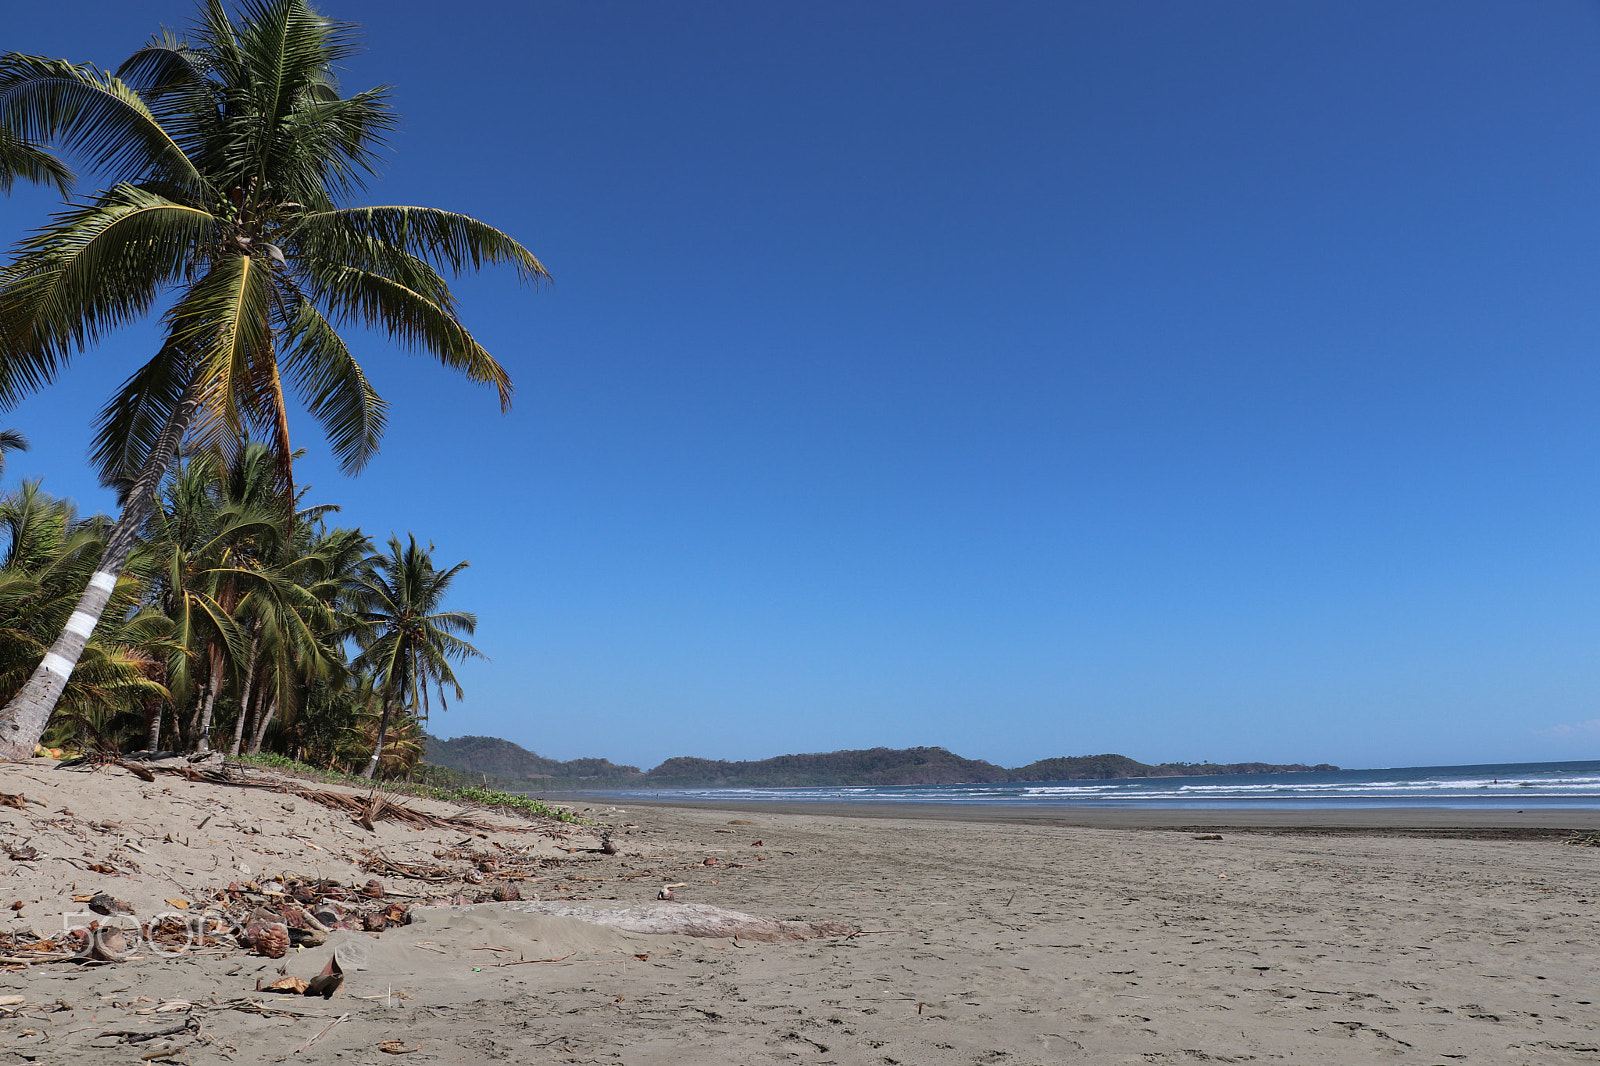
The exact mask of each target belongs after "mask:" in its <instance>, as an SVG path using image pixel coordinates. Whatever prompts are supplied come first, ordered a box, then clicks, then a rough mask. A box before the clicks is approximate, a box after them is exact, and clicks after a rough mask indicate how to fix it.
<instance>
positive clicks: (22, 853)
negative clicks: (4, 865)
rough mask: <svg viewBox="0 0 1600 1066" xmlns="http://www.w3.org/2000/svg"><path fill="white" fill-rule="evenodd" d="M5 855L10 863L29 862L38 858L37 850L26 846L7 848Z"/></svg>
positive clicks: (19, 845)
mask: <svg viewBox="0 0 1600 1066" xmlns="http://www.w3.org/2000/svg"><path fill="white" fill-rule="evenodd" d="M6 855H7V856H8V857H9V858H10V859H11V861H12V862H30V861H32V860H33V859H37V858H38V857H39V849H38V848H31V847H29V846H28V845H27V844H18V845H17V846H16V847H14V848H7V849H6Z"/></svg>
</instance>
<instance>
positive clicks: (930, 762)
mask: <svg viewBox="0 0 1600 1066" xmlns="http://www.w3.org/2000/svg"><path fill="white" fill-rule="evenodd" d="M427 741H428V762H430V763H433V764H434V765H436V766H447V767H450V768H451V769H454V770H463V771H467V772H471V773H482V774H487V775H489V776H490V777H492V778H495V779H496V780H497V781H498V782H500V783H502V784H504V785H508V786H511V785H515V784H516V783H519V782H526V783H527V784H528V785H529V786H530V787H540V788H546V789H555V788H562V787H566V788H583V787H585V786H596V785H605V786H608V787H616V786H624V787H638V788H786V787H787V788H798V787H805V786H819V785H844V786H850V785H966V784H993V783H1000V782H1012V781H1105V780H1115V779H1121V778H1129V777H1185V776H1201V775H1211V774H1272V773H1287V772H1291V771H1296V770H1337V769H1338V767H1337V766H1330V765H1328V764H1327V763H1322V764H1319V765H1317V766H1307V765H1305V764H1303V763H1290V764H1278V763H1260V762H1249V763H1160V764H1155V765H1152V764H1150V763H1142V762H1138V761H1137V760H1134V759H1130V758H1128V757H1127V756H1126V755H1079V756H1073V757H1070V758H1057V759H1041V760H1039V761H1038V762H1034V763H1029V764H1028V765H1027V766H1019V767H1017V768H1015V769H1007V768H1006V767H1004V766H996V765H995V764H994V763H991V762H984V761H983V760H981V759H964V758H962V757H961V756H959V755H956V754H954V753H952V752H949V751H946V750H945V749H944V748H870V749H867V750H864V751H831V752H822V753H816V754H810V755H779V756H776V757H775V758H771V759H759V760H755V761H747V762H727V761H724V760H716V759H698V758H694V757H693V756H679V757H677V758H673V759H668V760H667V761H665V762H663V763H662V764H661V765H660V766H657V767H655V768H654V769H653V770H650V771H648V772H645V773H641V772H640V771H639V768H638V767H635V766H620V765H618V764H616V763H613V762H611V761H610V760H609V759H570V760H566V761H561V760H557V759H547V758H545V757H544V756H542V755H538V754H535V753H534V752H531V751H529V750H527V749H526V748H524V747H522V746H521V745H519V744H514V743H512V742H511V741H509V740H501V739H499V738H498V737H457V738H456V739H454V740H440V739H438V738H437V737H428V738H427Z"/></svg>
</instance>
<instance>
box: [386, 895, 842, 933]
mask: <svg viewBox="0 0 1600 1066" xmlns="http://www.w3.org/2000/svg"><path fill="white" fill-rule="evenodd" d="M493 906H497V907H503V908H505V909H506V910H508V911H515V912H517V913H519V914H548V915H551V916H552V917H557V918H576V919H577V920H578V921H580V922H589V923H590V924H592V925H604V926H608V927H610V928H612V929H621V930H622V931H623V932H626V933H653V934H656V935H660V936H697V937H737V938H738V939H740V940H761V941H767V942H773V941H781V940H810V939H811V938H813V937H830V936H851V935H853V934H855V933H856V932H858V931H859V930H858V929H857V928H856V927H855V926H854V925H851V924H850V923H848V922H784V921H779V920H778V919H776V918H763V917H760V916H758V915H754V914H745V913H743V912H742V911H730V910H724V909H723V908H721V907H713V906H711V905H710V904H709V903H635V904H630V905H627V906H622V907H606V906H603V905H598V904H575V903H559V902H553V901H549V900H542V901H541V900H522V901H520V902H515V903H499V904H493ZM412 913H413V916H414V917H415V916H416V912H415V911H413V912H412ZM423 920H426V919H423Z"/></svg>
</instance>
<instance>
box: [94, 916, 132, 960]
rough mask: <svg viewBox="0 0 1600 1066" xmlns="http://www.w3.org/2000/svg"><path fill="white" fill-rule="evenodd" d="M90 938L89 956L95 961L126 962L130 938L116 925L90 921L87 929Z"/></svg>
mask: <svg viewBox="0 0 1600 1066" xmlns="http://www.w3.org/2000/svg"><path fill="white" fill-rule="evenodd" d="M85 932H86V933H87V935H88V938H89V958H90V959H92V960H93V961H95V962H126V961H127V958H128V938H127V937H125V936H124V935H123V934H122V930H121V929H118V928H117V927H116V926H114V925H101V924H100V923H99V922H91V923H89V928H88V929H87V930H85Z"/></svg>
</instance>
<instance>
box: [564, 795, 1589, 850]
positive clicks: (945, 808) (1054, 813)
mask: <svg viewBox="0 0 1600 1066" xmlns="http://www.w3.org/2000/svg"><path fill="white" fill-rule="evenodd" d="M540 796H541V798H543V799H546V800H548V801H550V802H554V803H561V804H565V805H567V806H569V807H573V808H581V807H582V806H589V807H604V806H606V805H614V806H618V807H625V806H631V807H641V808H645V807H647V808H650V809H675V810H685V811H727V812H730V813H739V814H752V813H753V814H771V815H801V816H812V817H818V818H844V819H867V818H870V819H902V820H908V821H946V822H962V823H974V822H977V823H992V824H996V825H1023V826H1053V827H1060V828H1078V829H1123V830H1167V831H1172V832H1195V833H1212V832H1219V831H1222V830H1228V831H1231V832H1235V833H1261V834H1280V835H1296V836H1346V835H1349V836H1415V837H1454V838H1458V839H1479V840H1551V839H1562V838H1565V837H1568V836H1571V835H1572V834H1574V833H1580V832H1600V809H1587V808H1559V809H1544V810H1541V809H1538V808H1529V809H1525V810H1516V811H1512V810H1503V809H1499V810H1482V811H1474V810H1463V809H1459V808H1448V807H1359V808H1316V809H1273V810H1249V811H1243V810H1224V809H1211V808H1182V807H1138V808H1132V807H1064V806H1063V807H1048V808H1041V807H1038V806H1024V805H1015V806H1008V805H1002V804H959V803H897V802H894V801H891V800H875V801H873V802H871V803H835V802H829V801H826V800H805V801H787V802H786V801H784V800H739V799H731V798H730V799H726V800H688V799H660V798H655V797H643V796H640V797H623V796H617V795H611V794H608V795H606V796H604V797H600V796H596V795H593V794H585V793H571V792H566V793H561V792H546V793H540Z"/></svg>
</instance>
